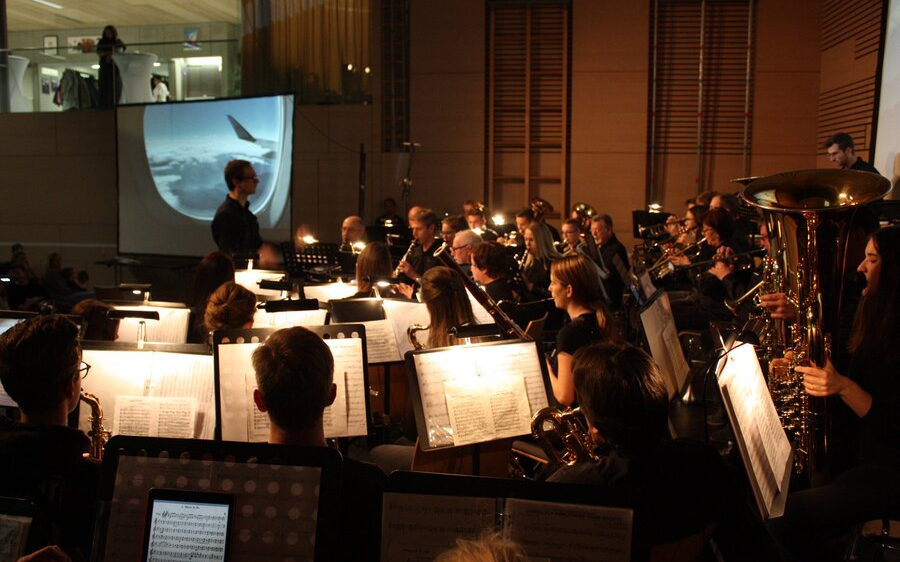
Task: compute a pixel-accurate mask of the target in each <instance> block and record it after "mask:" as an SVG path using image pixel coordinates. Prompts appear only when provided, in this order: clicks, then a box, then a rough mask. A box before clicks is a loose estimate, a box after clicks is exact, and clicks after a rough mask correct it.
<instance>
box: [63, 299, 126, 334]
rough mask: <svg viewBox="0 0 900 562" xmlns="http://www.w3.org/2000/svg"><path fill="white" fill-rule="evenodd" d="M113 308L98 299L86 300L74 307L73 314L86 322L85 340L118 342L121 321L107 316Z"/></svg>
mask: <svg viewBox="0 0 900 562" xmlns="http://www.w3.org/2000/svg"><path fill="white" fill-rule="evenodd" d="M112 309H113V307H111V306H110V305H108V304H106V303H105V302H103V301H98V300H96V299H85V300H83V301H81V302H79V303H78V304H76V305H75V306H73V307H72V310H71V313H72V314H76V315H78V316H81V318H82V319H83V320H84V336H83V338H82V339H85V340H98V341H116V340H117V339H119V321H118V320H117V319H110V318H109V317H108V316H107V314H108V313H109V311H110V310H112Z"/></svg>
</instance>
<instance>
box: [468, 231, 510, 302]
mask: <svg viewBox="0 0 900 562" xmlns="http://www.w3.org/2000/svg"><path fill="white" fill-rule="evenodd" d="M508 261H509V260H508V258H507V256H506V249H504V248H503V246H501V245H500V244H498V243H496V242H483V243H481V244H475V246H474V247H473V248H472V277H473V278H474V279H475V281H477V282H478V283H479V284H480V285H481V288H482V289H484V292H485V293H487V294H488V296H489V297H491V298H492V299H493V300H494V302H495V303H497V302H500V301H515V300H516V298H515V295H514V294H513V291H512V288H511V287H510V285H509V282H508V281H507V274H508V273H509V263H508Z"/></svg>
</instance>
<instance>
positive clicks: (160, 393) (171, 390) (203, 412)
mask: <svg viewBox="0 0 900 562" xmlns="http://www.w3.org/2000/svg"><path fill="white" fill-rule="evenodd" d="M152 353H153V373H152V377H151V383H150V389H149V392H148V393H147V396H155V397H160V398H194V399H196V400H197V419H196V422H195V424H194V426H195V428H194V435H193V437H194V438H196V439H212V438H213V436H214V434H215V428H216V402H215V400H216V397H215V374H214V370H213V357H212V355H193V354H190V353H168V352H161V351H154V352H152Z"/></svg>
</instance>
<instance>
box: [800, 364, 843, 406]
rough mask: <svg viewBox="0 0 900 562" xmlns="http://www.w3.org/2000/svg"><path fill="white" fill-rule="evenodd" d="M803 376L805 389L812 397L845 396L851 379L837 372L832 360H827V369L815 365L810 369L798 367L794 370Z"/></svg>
mask: <svg viewBox="0 0 900 562" xmlns="http://www.w3.org/2000/svg"><path fill="white" fill-rule="evenodd" d="M794 369H795V370H796V371H797V372H798V373H801V374H802V375H803V388H804V389H806V393H807V394H809V395H810V396H819V397H824V396H833V395H835V394H843V393H844V391H845V389H846V388H847V382H848V381H849V379H848V378H847V377H845V376H844V375H842V374H840V373H838V372H837V369H835V368H834V365H832V363H831V359H830V358H826V359H825V367H824V368H822V367H817V366H816V365H815V363H813V364H812V365H811V366H809V367H802V366H800V365H798V366H797V367H795V368H794Z"/></svg>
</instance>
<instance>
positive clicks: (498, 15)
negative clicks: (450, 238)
mask: <svg viewBox="0 0 900 562" xmlns="http://www.w3.org/2000/svg"><path fill="white" fill-rule="evenodd" d="M487 18H488V25H487V43H488V45H487V47H488V48H487V58H488V60H487V65H486V68H487V73H488V76H487V81H486V85H487V92H486V94H487V95H486V100H487V111H486V114H487V130H486V133H485V136H486V147H487V158H486V183H487V202H488V204H489V206H490V207H491V208H493V209H496V210H501V211H507V212H515V211H517V210H519V209H521V208H524V207H527V206H528V202H529V201H530V200H531V198H533V197H538V196H539V197H543V198H544V199H547V200H548V201H550V203H551V204H552V205H553V206H554V207H555V208H556V210H557V214H559V213H565V209H566V206H567V204H568V201H567V196H568V183H569V179H568V161H569V158H568V153H569V111H570V104H571V91H570V82H571V77H570V62H569V61H570V53H571V4H570V2H568V1H540V0H532V1H525V0H492V1H489V2H488V11H487Z"/></svg>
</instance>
